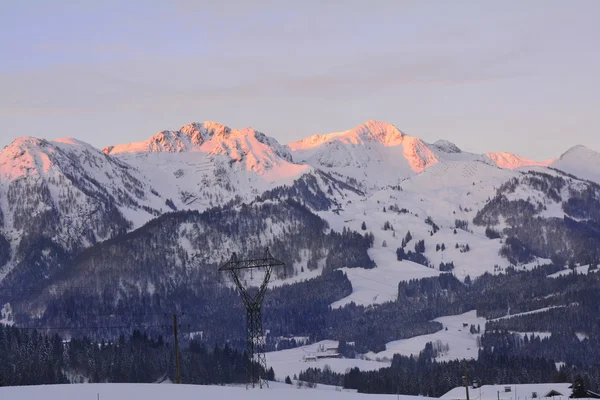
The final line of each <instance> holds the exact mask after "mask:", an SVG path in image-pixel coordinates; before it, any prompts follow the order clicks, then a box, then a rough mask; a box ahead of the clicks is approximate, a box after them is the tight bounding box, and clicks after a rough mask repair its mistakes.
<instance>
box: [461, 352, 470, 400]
mask: <svg viewBox="0 0 600 400" xmlns="http://www.w3.org/2000/svg"><path fill="white" fill-rule="evenodd" d="M463 366H464V368H465V374H464V375H463V379H464V383H465V390H466V391H467V400H470V399H469V375H468V372H467V361H466V360H465V361H463Z"/></svg>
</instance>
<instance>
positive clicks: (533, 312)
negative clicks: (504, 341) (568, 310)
mask: <svg viewBox="0 0 600 400" xmlns="http://www.w3.org/2000/svg"><path fill="white" fill-rule="evenodd" d="M565 307H567V306H564V305H563V306H550V307H544V308H538V309H537V310H531V311H525V312H522V313H516V314H508V315H505V316H503V317H499V318H494V319H491V320H490V321H498V320H501V319H508V318H513V317H519V316H521V315H531V314H537V313H541V312H545V311H548V310H552V309H555V308H565Z"/></svg>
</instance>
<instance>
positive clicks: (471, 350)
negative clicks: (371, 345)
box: [369, 310, 486, 361]
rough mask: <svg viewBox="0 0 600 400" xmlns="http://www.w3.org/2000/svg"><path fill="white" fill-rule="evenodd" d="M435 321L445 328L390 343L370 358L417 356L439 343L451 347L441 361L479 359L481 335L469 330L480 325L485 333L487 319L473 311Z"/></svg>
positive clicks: (438, 358) (443, 354) (440, 358)
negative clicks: (428, 347) (429, 344)
mask: <svg viewBox="0 0 600 400" xmlns="http://www.w3.org/2000/svg"><path fill="white" fill-rule="evenodd" d="M434 321H437V322H440V323H441V324H442V325H443V326H444V328H443V329H442V330H441V331H438V332H435V333H432V334H429V335H421V336H415V337H412V338H410V339H402V340H396V341H393V342H390V343H388V344H386V346H385V347H386V350H385V351H382V352H380V353H377V354H373V353H370V354H369V358H374V359H378V358H379V359H383V358H389V359H391V358H392V357H393V356H394V354H402V355H405V356H410V355H413V356H417V355H419V353H420V352H421V351H422V350H423V349H424V348H425V344H426V343H427V342H433V343H436V342H437V341H440V342H441V344H443V345H446V344H447V345H448V346H449V350H448V351H447V352H444V353H442V354H440V355H439V356H438V357H437V360H439V361H448V360H455V359H463V358H466V359H470V358H474V359H476V358H477V354H478V353H477V352H478V347H477V336H479V335H478V334H471V333H470V332H469V328H470V326H471V325H475V327H476V328H477V326H478V325H479V326H480V327H481V331H482V332H483V330H484V329H485V321H486V320H485V318H481V317H477V315H476V311H475V310H473V311H469V312H467V313H464V314H461V315H451V316H447V317H440V318H436V319H435V320H434ZM464 324H467V326H466V327H465V326H464ZM446 328H447V330H446Z"/></svg>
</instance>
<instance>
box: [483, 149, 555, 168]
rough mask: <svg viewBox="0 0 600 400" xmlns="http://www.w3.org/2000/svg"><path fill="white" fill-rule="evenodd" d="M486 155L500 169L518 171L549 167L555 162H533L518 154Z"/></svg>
mask: <svg viewBox="0 0 600 400" xmlns="http://www.w3.org/2000/svg"><path fill="white" fill-rule="evenodd" d="M485 155H486V156H487V157H488V158H490V159H491V160H492V161H493V162H494V163H495V164H496V165H497V166H498V167H500V168H505V169H517V168H521V167H547V166H548V165H550V164H551V163H552V162H553V161H554V160H546V161H533V160H530V159H527V158H524V157H521V156H519V155H517V154H512V153H505V152H495V153H486V154H485Z"/></svg>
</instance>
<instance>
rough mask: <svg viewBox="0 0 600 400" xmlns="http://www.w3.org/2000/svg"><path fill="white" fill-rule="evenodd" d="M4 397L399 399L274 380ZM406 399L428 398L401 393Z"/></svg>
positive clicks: (2, 392) (8, 399) (31, 389)
mask: <svg viewBox="0 0 600 400" xmlns="http://www.w3.org/2000/svg"><path fill="white" fill-rule="evenodd" d="M0 398H1V399H2V400H13V399H18V400H38V399H39V400H84V399H89V400H96V399H100V400H131V399H143V400H164V399H178V400H188V399H190V400H191V399H194V400H196V399H220V400H229V399H249V400H253V399H256V400H259V399H260V400H270V399H273V400H279V399H281V398H285V399H287V400H304V399H307V400H322V399H323V400H325V399H327V400H332V399H333V400H335V399H349V400H352V399H357V400H368V399H381V400H385V399H390V400H391V399H397V398H398V397H397V396H396V395H367V394H358V393H351V392H346V391H337V390H335V389H333V390H332V388H331V387H320V386H319V385H318V386H317V388H316V389H299V388H296V387H295V386H292V385H285V384H280V383H271V384H270V388H268V389H263V390H260V389H250V390H246V389H245V388H244V387H226V386H196V385H159V384H128V383H123V384H81V385H49V386H21V387H3V388H0ZM400 398H401V399H405V400H413V399H414V400H416V399H417V398H418V399H421V400H424V399H427V398H424V397H416V396H400Z"/></svg>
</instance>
